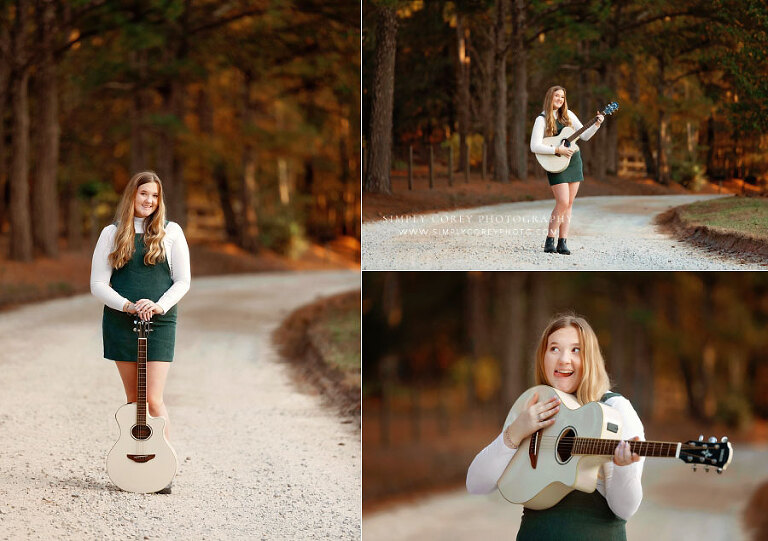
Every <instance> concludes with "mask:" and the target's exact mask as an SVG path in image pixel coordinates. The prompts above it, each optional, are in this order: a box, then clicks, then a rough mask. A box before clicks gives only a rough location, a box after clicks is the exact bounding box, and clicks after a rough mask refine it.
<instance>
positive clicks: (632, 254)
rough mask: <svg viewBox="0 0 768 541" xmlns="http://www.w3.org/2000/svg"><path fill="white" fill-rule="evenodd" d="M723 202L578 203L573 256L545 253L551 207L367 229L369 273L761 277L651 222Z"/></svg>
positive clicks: (391, 220) (396, 221) (641, 199)
mask: <svg viewBox="0 0 768 541" xmlns="http://www.w3.org/2000/svg"><path fill="white" fill-rule="evenodd" d="M715 197H719V196H717V195H714V196H713V195H655V196H638V195H635V196H595V197H577V198H576V201H575V203H574V206H573V215H572V221H571V230H570V233H569V239H568V247H569V248H570V250H571V255H570V256H562V255H559V254H545V253H544V252H543V251H542V249H543V246H544V238H545V237H546V230H547V223H548V220H549V216H550V214H551V212H552V207H553V205H554V200H545V201H532V202H525V203H508V204H501V205H493V206H486V207H477V208H472V209H461V210H452V211H444V212H438V213H432V214H419V215H409V216H407V217H402V216H399V217H386V218H385V219H382V220H378V221H376V222H370V223H364V224H363V229H362V247H363V248H362V265H363V269H366V270H409V269H419V270H430V269H433V270H698V269H764V266H761V265H760V264H759V262H757V261H746V260H741V259H739V258H734V256H733V255H728V254H722V253H718V252H716V251H712V250H704V249H701V248H697V247H695V246H692V245H689V244H686V243H683V242H678V241H676V240H675V239H673V238H672V237H671V236H669V235H666V234H664V233H662V232H660V231H659V230H658V227H657V226H656V225H654V223H653V219H654V217H655V216H656V215H658V214H661V213H662V212H664V211H665V210H667V209H669V208H672V207H676V206H679V205H685V204H688V203H692V202H694V201H701V200H705V199H711V198H715Z"/></svg>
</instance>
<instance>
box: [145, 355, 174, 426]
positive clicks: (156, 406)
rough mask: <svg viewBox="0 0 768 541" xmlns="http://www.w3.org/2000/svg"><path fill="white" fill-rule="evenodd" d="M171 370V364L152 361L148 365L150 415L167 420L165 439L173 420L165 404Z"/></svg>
mask: <svg viewBox="0 0 768 541" xmlns="http://www.w3.org/2000/svg"><path fill="white" fill-rule="evenodd" d="M170 369H171V363H169V362H164V361H150V362H148V363H147V402H148V403H149V414H150V415H151V416H152V417H163V418H164V419H165V431H164V432H165V437H166V438H167V437H168V434H169V433H170V429H171V418H170V417H169V416H168V410H167V409H166V407H165V402H163V391H165V381H166V379H167V378H168V370H170Z"/></svg>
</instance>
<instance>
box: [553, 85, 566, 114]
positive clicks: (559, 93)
mask: <svg viewBox="0 0 768 541" xmlns="http://www.w3.org/2000/svg"><path fill="white" fill-rule="evenodd" d="M563 103H565V90H562V89H558V90H555V93H554V94H552V110H553V111H557V110H558V109H560V107H562V106H563Z"/></svg>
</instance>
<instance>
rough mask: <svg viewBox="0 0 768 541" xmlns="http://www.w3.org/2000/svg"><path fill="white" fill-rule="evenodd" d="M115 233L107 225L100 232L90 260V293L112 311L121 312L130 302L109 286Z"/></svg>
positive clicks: (113, 227) (115, 229)
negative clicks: (110, 256) (110, 261)
mask: <svg viewBox="0 0 768 541" xmlns="http://www.w3.org/2000/svg"><path fill="white" fill-rule="evenodd" d="M116 232H117V228H116V227H115V226H114V225H108V226H107V227H105V228H104V229H102V230H101V235H99V241H98V242H97V243H96V248H95V249H94V250H93V259H92V260H91V293H92V294H93V296H94V297H96V298H97V299H99V300H100V301H101V302H103V303H104V304H106V305H107V306H109V307H110V308H112V309H113V310H119V311H121V312H122V311H123V307H124V306H125V304H126V303H129V302H130V301H129V300H128V299H126V298H125V297H123V296H122V295H120V294H119V293H118V292H117V291H115V290H114V289H112V286H110V285H109V280H110V278H111V277H112V267H111V266H110V264H109V253H110V252H111V251H112V245H113V243H114V239H115V233H116Z"/></svg>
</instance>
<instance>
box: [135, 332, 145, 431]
mask: <svg viewBox="0 0 768 541" xmlns="http://www.w3.org/2000/svg"><path fill="white" fill-rule="evenodd" d="M136 376H137V377H136V424H137V425H139V426H144V425H146V424H147V339H146V338H141V337H140V338H139V355H138V358H137V359H136Z"/></svg>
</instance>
